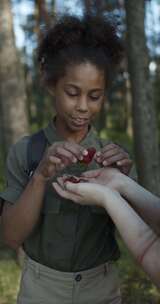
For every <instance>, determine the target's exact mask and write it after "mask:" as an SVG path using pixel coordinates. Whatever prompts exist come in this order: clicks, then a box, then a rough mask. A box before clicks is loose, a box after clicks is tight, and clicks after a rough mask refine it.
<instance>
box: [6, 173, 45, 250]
mask: <svg viewBox="0 0 160 304" xmlns="http://www.w3.org/2000/svg"><path fill="white" fill-rule="evenodd" d="M45 187H46V181H45V180H44V179H43V178H42V177H41V176H40V175H37V174H35V175H34V176H33V177H32V179H31V180H30V181H29V183H28V185H27V187H26V189H25V190H24V192H23V193H22V195H21V197H20V198H19V200H18V201H17V202H16V203H15V204H14V205H13V206H9V207H8V206H7V205H6V207H5V208H4V212H3V216H2V230H3V237H4V241H5V242H6V243H7V244H8V245H9V246H10V247H12V248H14V249H17V248H18V247H19V246H20V245H21V244H22V243H23V242H24V240H25V239H26V238H27V237H28V236H29V234H30V233H31V232H32V230H33V228H34V227H35V225H36V224H37V222H38V219H39V216H40V212H41V208H42V204H43V197H44V193H45Z"/></svg>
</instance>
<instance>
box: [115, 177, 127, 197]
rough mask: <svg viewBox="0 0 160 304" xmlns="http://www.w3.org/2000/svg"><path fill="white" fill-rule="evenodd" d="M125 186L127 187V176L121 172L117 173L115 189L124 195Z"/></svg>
mask: <svg viewBox="0 0 160 304" xmlns="http://www.w3.org/2000/svg"><path fill="white" fill-rule="evenodd" d="M126 187H128V177H127V176H126V175H125V174H123V173H119V176H117V186H116V190H117V191H118V192H119V194H121V195H122V196H124V194H125V191H126Z"/></svg>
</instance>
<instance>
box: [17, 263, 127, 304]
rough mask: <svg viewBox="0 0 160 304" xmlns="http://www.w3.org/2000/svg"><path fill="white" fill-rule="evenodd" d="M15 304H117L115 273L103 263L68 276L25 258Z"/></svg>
mask: <svg viewBox="0 0 160 304" xmlns="http://www.w3.org/2000/svg"><path fill="white" fill-rule="evenodd" d="M17 304H121V295H120V290H119V279H118V275H117V269H116V267H115V265H114V263H106V264H104V265H100V266H98V267H95V268H93V269H90V270H85V271H80V272H78V273H68V272H61V271H57V270H54V269H51V268H48V267H46V266H44V265H41V264H39V263H37V262H35V261H33V260H31V259H30V258H28V257H27V258H26V260H25V263H24V267H23V271H22V278H21V284H20V292H19V295H18V301H17Z"/></svg>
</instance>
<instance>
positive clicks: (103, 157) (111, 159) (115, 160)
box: [94, 143, 132, 175]
mask: <svg viewBox="0 0 160 304" xmlns="http://www.w3.org/2000/svg"><path fill="white" fill-rule="evenodd" d="M94 158H95V160H96V161H97V163H99V164H102V165H103V167H108V166H112V165H116V167H118V168H119V170H120V171H121V172H122V173H124V174H126V175H128V174H129V172H130V169H131V167H132V160H131V159H130V156H129V154H128V153H127V152H126V151H125V150H123V148H122V147H120V146H119V145H117V144H112V143H111V144H107V145H106V146H105V147H103V149H102V150H101V151H98V152H97V153H96V155H95V157H94Z"/></svg>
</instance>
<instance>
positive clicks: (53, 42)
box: [1, 16, 131, 304]
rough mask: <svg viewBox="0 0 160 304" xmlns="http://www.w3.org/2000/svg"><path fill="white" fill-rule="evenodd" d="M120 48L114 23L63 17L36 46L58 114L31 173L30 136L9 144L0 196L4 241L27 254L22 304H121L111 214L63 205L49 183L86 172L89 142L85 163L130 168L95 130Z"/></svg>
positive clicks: (92, 166) (119, 150)
mask: <svg viewBox="0 0 160 304" xmlns="http://www.w3.org/2000/svg"><path fill="white" fill-rule="evenodd" d="M122 51H123V48H122V45H121V42H120V39H119V38H118V36H117V35H116V31H115V28H114V27H113V26H112V25H111V24H110V23H108V21H107V20H106V19H105V17H104V18H103V17H93V16H87V17H86V16H84V17H82V18H78V17H73V16H72V17H71V16H67V17H62V18H61V19H60V20H58V21H57V23H56V24H55V25H54V27H52V28H51V29H49V30H48V32H47V34H46V36H45V37H44V39H43V41H42V43H41V45H40V48H39V63H40V69H41V75H42V79H43V81H44V84H45V85H46V87H47V89H48V91H49V92H50V94H51V95H52V96H53V100H54V107H55V110H56V116H55V117H54V119H53V120H52V121H51V122H50V123H49V125H48V126H47V127H46V128H45V129H44V134H45V137H46V139H47V147H46V150H45V153H44V155H43V157H42V159H41V161H40V163H39V165H38V167H37V168H36V170H35V171H34V172H33V173H32V176H30V178H29V177H28V175H27V173H26V172H27V145H28V142H29V139H30V137H24V138H22V139H21V140H20V141H19V142H18V143H17V144H16V145H14V146H13V147H12V148H11V151H10V153H9V156H8V160H7V189H6V190H5V191H4V192H3V193H1V197H2V199H3V200H5V207H4V212H3V216H2V226H3V235H4V239H5V241H6V243H7V244H8V245H9V246H11V247H12V248H15V249H17V248H18V247H19V246H21V245H22V246H23V249H24V251H25V254H26V262H25V265H24V269H23V273H22V280H21V286H20V292H19V296H18V303H19V304H29V303H44V304H47V303H55V304H63V303H75V304H78V303H83V304H85V303H86V304H98V303H99V304H100V303H101V304H102V303H114V304H116V303H117V304H118V303H121V296H120V291H119V280H118V277H117V270H116V268H115V265H114V264H115V261H116V260H117V259H118V257H119V250H118V246H117V243H116V240H115V237H114V225H113V223H112V221H111V219H110V218H109V217H106V213H105V211H104V210H103V209H102V208H101V209H100V208H97V207H86V206H82V207H80V206H78V205H77V206H76V205H75V204H73V203H72V202H71V201H70V202H67V201H66V200H65V199H63V198H61V197H60V196H59V195H58V194H57V193H56V191H54V189H53V187H52V182H53V181H54V180H55V178H56V177H57V176H58V175H60V174H64V173H67V174H74V175H75V174H76V175H80V174H81V173H82V172H84V171H85V170H86V168H84V165H83V166H82V164H81V163H82V162H83V161H84V159H85V157H86V156H87V155H88V151H87V149H88V148H89V147H94V148H96V151H97V153H96V154H95V156H94V161H92V162H91V164H90V165H89V166H88V167H87V168H89V169H96V168H98V167H99V166H104V167H105V166H108V165H113V164H114V165H117V166H118V167H119V168H120V169H121V170H122V172H125V173H128V172H129V169H130V167H131V160H130V159H129V156H128V154H127V153H126V152H125V151H124V150H123V149H122V148H121V147H119V146H117V145H114V144H107V145H102V143H101V141H100V140H99V138H98V136H97V135H96V133H95V131H94V129H93V127H92V120H93V119H94V117H95V116H96V115H97V114H98V113H99V112H100V110H101V107H102V105H103V103H104V100H105V95H106V90H107V89H108V87H109V84H110V80H111V78H112V72H113V69H114V68H115V66H116V65H117V64H118V63H119V62H120V59H121V57H122ZM37 150H38V148H37Z"/></svg>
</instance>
